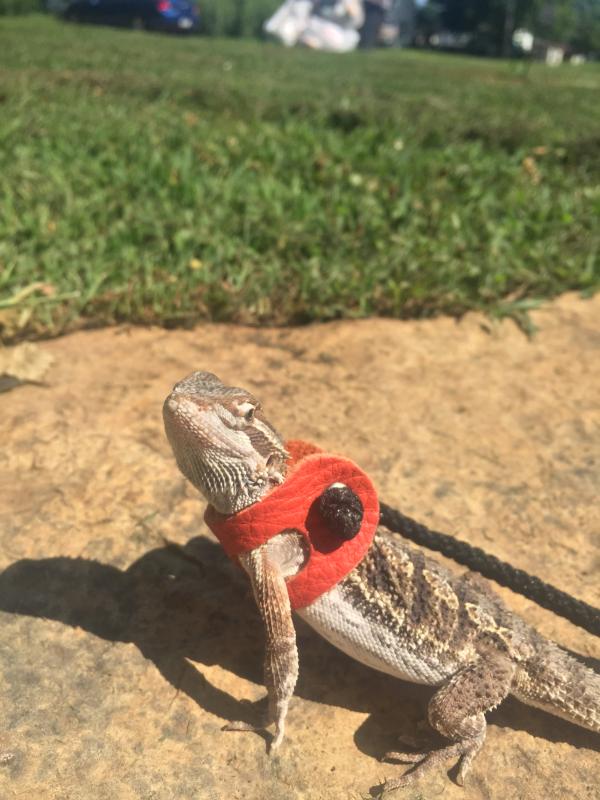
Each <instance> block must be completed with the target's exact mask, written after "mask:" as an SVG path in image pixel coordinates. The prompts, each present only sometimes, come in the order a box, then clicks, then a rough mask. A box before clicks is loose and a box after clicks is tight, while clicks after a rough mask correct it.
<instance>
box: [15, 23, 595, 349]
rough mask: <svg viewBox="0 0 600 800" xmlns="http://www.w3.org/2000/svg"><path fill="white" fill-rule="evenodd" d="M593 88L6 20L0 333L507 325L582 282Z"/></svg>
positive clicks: (409, 61) (578, 76)
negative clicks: (429, 322) (413, 322)
mask: <svg viewBox="0 0 600 800" xmlns="http://www.w3.org/2000/svg"><path fill="white" fill-rule="evenodd" d="M599 89H600V66H598V65H589V66H585V67H579V68H575V67H565V68H559V69H554V70H552V69H548V68H545V67H543V66H535V67H533V68H532V69H531V70H530V71H529V72H528V73H526V72H524V71H523V70H522V68H518V67H515V66H513V65H509V64H506V63H501V62H492V61H480V60H475V59H466V58H457V57H449V56H445V57H444V56H435V55H430V54H425V53H419V52H409V51H393V52H392V51H381V52H369V53H354V54H351V55H349V56H332V55H325V54H320V53H313V52H306V51H302V50H291V51H289V50H285V49H283V48H279V47H277V46H275V45H270V44H266V43H260V42H256V41H241V40H228V41H226V40H218V39H206V38H183V39H182V38H176V37H167V36H157V35H150V34H143V33H133V32H127V31H116V30H111V29H107V28H88V27H83V26H73V25H68V24H63V23H61V22H59V21H56V20H53V19H51V18H45V17H42V16H32V17H21V18H16V19H7V18H5V19H3V20H1V21H0V326H1V328H2V331H1V332H2V336H3V337H4V339H5V340H10V339H13V338H16V337H19V336H25V335H27V336H34V335H53V334H55V333H58V332H61V331H63V330H66V329H68V328H72V327H74V326H77V325H81V324H105V323H111V322H113V321H117V320H129V321H134V322H158V323H162V324H167V325H175V324H190V323H192V322H194V321H195V320H198V319H213V320H236V321H242V322H249V323H258V322H270V323H290V322H299V321H300V322H301V321H308V320H313V319H332V318H336V317H344V316H346V317H357V316H365V315H370V314H385V315H392V316H398V317H405V316H419V315H421V316H422V315H431V314H436V313H450V314H461V313H463V312H464V311H466V310H467V309H474V308H476V309H483V310H485V311H487V312H489V313H491V314H519V313H521V312H523V311H524V310H526V309H527V308H528V307H530V306H531V305H532V304H534V303H535V302H537V301H539V300H541V299H544V298H548V297H551V296H553V295H555V294H557V293H559V292H563V291H565V290H568V289H578V290H587V291H592V290H594V289H597V288H598V285H599V283H600V264H599V261H600V259H599V252H600V103H598V96H599Z"/></svg>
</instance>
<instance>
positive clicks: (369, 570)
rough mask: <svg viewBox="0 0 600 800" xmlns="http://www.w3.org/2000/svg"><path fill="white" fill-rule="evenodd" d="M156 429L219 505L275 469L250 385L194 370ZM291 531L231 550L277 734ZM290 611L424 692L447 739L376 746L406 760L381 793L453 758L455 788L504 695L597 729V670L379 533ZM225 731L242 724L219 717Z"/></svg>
mask: <svg viewBox="0 0 600 800" xmlns="http://www.w3.org/2000/svg"><path fill="white" fill-rule="evenodd" d="M163 413H164V420H165V429H166V432H167V436H168V438H169V441H170V443H171V445H172V448H173V451H174V454H175V456H176V459H177V463H178V465H179V467H180V469H181V471H182V472H183V474H184V475H185V476H186V477H187V478H188V479H189V480H190V481H191V482H192V483H193V485H194V486H195V487H196V488H197V489H199V490H200V492H201V493H202V494H203V495H204V496H205V497H206V499H207V500H208V501H209V503H210V504H211V505H212V506H213V507H214V508H215V509H216V510H217V511H218V512H220V513H221V514H233V513H236V512H238V511H240V510H241V509H243V508H246V507H248V506H250V505H252V504H254V503H256V502H258V501H260V500H261V499H262V498H263V497H264V496H265V495H266V494H268V493H269V492H270V491H271V490H272V489H273V488H274V487H276V486H277V485H278V484H280V483H282V482H283V481H284V480H285V477H286V470H287V466H286V456H287V454H286V451H285V446H284V443H283V440H282V439H281V437H280V436H279V434H278V433H277V431H276V430H275V428H274V427H273V426H272V425H271V424H270V422H269V421H268V420H267V419H266V418H265V416H264V415H263V413H262V409H261V407H260V405H259V403H258V402H257V400H256V398H254V397H253V396H252V395H251V394H250V393H249V392H247V391H245V390H244V389H240V388H237V387H228V386H226V385H224V384H223V383H222V382H221V381H220V380H219V379H218V378H217V377H216V376H214V375H212V374H211V373H207V372H197V373H193V374H192V375H190V376H189V377H188V378H186V379H184V380H183V381H181V382H179V383H178V384H176V386H175V387H174V388H173V391H172V392H171V394H170V395H169V397H168V398H167V400H166V401H165V405H164V412H163ZM306 558H307V555H306V550H305V548H304V547H303V542H302V538H301V537H300V536H299V535H298V534H296V533H294V531H285V532H282V533H281V534H280V535H278V536H276V537H274V538H272V539H270V540H269V541H268V542H266V543H265V544H262V545H260V546H258V547H256V548H255V549H254V550H252V551H250V552H248V553H245V554H242V555H240V556H239V562H240V564H241V565H242V567H243V568H244V569H245V570H246V572H247V574H248V576H249V578H250V582H251V584H252V588H253V592H254V596H255V599H256V602H257V605H258V608H259V611H260V614H261V616H262V619H263V623H264V626H265V634H266V652H265V684H266V688H267V692H268V699H269V708H268V713H267V718H266V719H265V722H264V724H265V726H266V725H268V724H274V725H275V738H274V740H273V742H272V745H271V747H272V748H274V747H277V746H279V744H280V743H281V741H282V739H283V736H284V730H285V719H286V714H287V709H288V704H289V700H290V698H291V696H292V694H293V691H294V687H295V684H296V680H297V676H298V654H297V649H296V639H295V632H294V625H293V618H292V611H291V607H290V601H289V597H288V593H287V590H286V579H288V578H290V576H292V575H295V574H297V573H298V572H299V571H300V570H301V569H302V567H303V566H304V565H305V563H306ZM297 613H298V614H299V616H301V617H302V618H303V619H304V620H305V621H306V622H307V623H308V624H309V625H310V626H311V627H313V628H314V629H315V630H316V631H317V632H318V633H320V634H321V635H322V636H323V637H324V638H325V639H327V640H328V641H330V642H331V643H332V644H334V645H335V646H336V647H338V648H339V649H341V650H342V651H344V652H345V653H347V654H348V655H350V656H352V657H353V658H355V659H357V660H358V661H361V662H362V663H364V664H366V665H368V666H370V667H373V668H375V669H378V670H381V671H383V672H386V673H388V674H390V675H393V676H395V677H398V678H401V679H403V680H408V681H411V682H415V683H423V684H427V685H430V686H434V687H437V691H436V693H435V694H434V695H433V697H432V699H431V701H430V703H429V707H428V718H429V722H430V723H431V725H432V727H433V728H434V729H436V730H437V731H438V732H439V733H441V734H442V735H443V736H445V737H446V738H447V739H449V740H450V744H448V745H447V746H446V747H443V748H441V749H439V750H434V751H432V752H429V753H418V754H415V753H389V754H387V756H388V757H389V758H390V759H393V758H395V759H396V760H400V761H405V762H413V763H414V764H416V766H415V767H414V768H413V769H412V770H411V771H410V772H408V773H406V774H405V775H403V776H401V777H399V778H396V779H394V780H391V781H388V782H387V783H386V787H385V788H386V789H388V790H389V789H392V788H396V787H399V786H404V785H406V784H407V783H409V782H410V781H412V780H414V779H415V778H418V777H419V776H420V775H422V774H423V773H424V772H426V771H427V770H429V769H431V768H432V767H433V766H434V765H436V764H438V763H440V762H441V761H442V760H444V759H447V758H450V757H454V758H458V759H460V768H459V772H458V777H457V780H458V781H459V783H462V782H463V780H464V777H465V775H466V773H467V771H468V770H469V768H470V765H471V762H472V760H473V758H474V757H475V755H476V754H477V753H478V752H479V750H480V749H481V747H482V745H483V742H484V740H485V733H486V722H485V713H486V712H487V711H490V710H492V709H493V708H495V707H496V706H497V705H498V704H499V703H501V702H502V700H504V699H505V697H507V696H508V695H509V694H512V695H514V696H516V697H517V698H518V699H520V700H521V701H523V702H525V703H527V704H529V705H531V706H535V707H539V708H542V709H544V710H546V711H549V712H550V713H553V714H555V715H557V716H560V717H563V718H565V719H567V720H569V721H571V722H574V723H576V724H578V725H580V726H582V727H586V728H588V729H590V730H593V731H596V732H600V676H599V675H598V674H596V673H595V672H594V671H592V670H591V669H589V668H587V667H585V666H584V665H583V664H581V663H580V662H579V661H577V660H576V659H575V658H573V657H572V656H570V655H569V654H568V653H566V652H565V651H564V650H562V649H561V648H560V647H559V646H558V645H556V644H554V643H553V642H551V641H549V640H547V639H545V638H544V637H543V636H542V635H541V634H539V633H538V632H537V631H536V630H535V629H534V628H532V627H531V626H529V625H528V624H527V623H526V622H525V621H524V620H522V619H521V618H520V617H518V616H517V615H516V614H514V613H512V612H511V611H509V610H508V609H507V608H506V606H505V605H504V604H503V602H502V601H501V599H500V598H499V597H498V596H497V595H496V594H495V593H494V592H493V591H492V590H491V588H490V587H489V584H488V583H487V582H486V581H485V580H484V579H483V578H481V577H479V576H477V575H475V574H472V573H465V574H463V575H460V576H457V575H455V574H453V573H452V572H450V571H449V570H447V569H446V568H445V567H443V566H442V565H441V564H439V563H437V562H436V561H435V560H434V559H432V558H428V557H426V556H425V555H424V554H423V553H422V552H421V551H419V550H417V549H416V548H413V547H410V546H408V545H406V544H405V543H404V542H403V541H402V540H401V539H400V538H399V537H397V536H394V537H393V538H392V537H391V536H390V535H389V534H387V533H386V532H385V530H383V529H379V530H378V532H377V534H376V535H375V538H374V540H373V542H372V544H371V547H370V549H369V551H368V552H367V555H366V556H365V557H364V558H363V559H362V561H361V562H360V563H359V564H358V566H356V567H355V568H354V569H352V570H351V571H350V572H349V573H348V574H347V575H346V577H345V578H343V579H342V580H341V581H340V582H339V583H337V584H336V585H335V586H333V587H332V588H331V589H329V591H327V592H325V593H324V594H322V595H320V596H319V597H318V598H317V599H316V600H314V601H313V602H312V603H310V605H308V606H305V607H304V608H299V609H297ZM228 727H229V729H232V730H246V729H252V728H251V726H248V725H247V724H242V723H231V724H230V725H229V726H228Z"/></svg>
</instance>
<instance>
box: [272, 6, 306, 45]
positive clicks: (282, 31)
mask: <svg viewBox="0 0 600 800" xmlns="http://www.w3.org/2000/svg"><path fill="white" fill-rule="evenodd" d="M312 10H313V3H312V0H286V1H285V3H283V5H281V6H279V8H278V9H277V11H276V12H275V13H274V14H273V16H271V17H269V19H268V20H267V21H266V22H265V24H264V26H263V29H264V30H265V32H266V33H269V34H271V36H275V37H276V38H277V39H279V41H280V42H281V43H282V44H284V45H285V46H286V47H293V46H294V45H295V44H296V42H297V41H298V39H299V38H300V35H301V34H302V32H303V31H304V30H305V28H306V25H307V23H308V19H309V17H310V15H311V13H312Z"/></svg>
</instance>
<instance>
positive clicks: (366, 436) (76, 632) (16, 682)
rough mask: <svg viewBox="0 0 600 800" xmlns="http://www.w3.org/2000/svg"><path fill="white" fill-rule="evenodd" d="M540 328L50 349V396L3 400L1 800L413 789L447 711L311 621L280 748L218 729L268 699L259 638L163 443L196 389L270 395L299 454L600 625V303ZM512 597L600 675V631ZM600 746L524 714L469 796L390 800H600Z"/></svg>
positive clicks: (508, 721) (434, 786)
mask: <svg viewBox="0 0 600 800" xmlns="http://www.w3.org/2000/svg"><path fill="white" fill-rule="evenodd" d="M534 320H535V323H536V324H537V326H538V328H539V332H538V333H537V335H536V337H535V338H534V339H533V340H528V339H527V338H526V337H525V336H524V335H523V334H522V333H521V332H520V331H519V330H518V329H517V328H516V327H515V326H514V325H513V323H511V322H509V321H505V322H503V323H501V324H494V323H491V322H490V321H489V320H485V319H484V318H482V317H479V316H476V315H469V316H467V317H466V318H464V319H463V320H462V321H461V322H456V321H453V320H450V319H444V318H442V319H437V320H432V321H419V322H399V321H391V320H369V321H364V322H354V323H352V322H344V323H339V324H337V323H335V324H328V325H319V326H317V325H315V326H312V327H306V328H301V329H285V330H256V329H250V328H240V327H233V326H218V325H210V326H209V325H207V326H200V327H198V328H196V329H195V330H193V331H187V332H186V331H177V332H168V331H165V330H158V329H139V328H138V329H131V328H117V329H109V330H102V331H94V332H83V333H78V334H75V335H72V336H68V337H65V338H62V339H58V340H55V341H50V342H45V343H43V344H41V345H40V348H41V349H42V350H43V352H44V353H45V354H47V355H48V356H49V357H52V359H53V364H54V366H53V367H52V369H51V370H50V371H49V373H48V374H47V376H46V378H45V385H41V386H40V385H23V386H20V387H18V388H15V389H14V390H13V391H10V392H8V393H6V394H4V395H2V396H1V400H0V402H1V404H2V415H1V422H0V429H1V434H2V449H1V451H0V536H1V540H2V541H1V544H2V547H1V556H0V557H1V559H2V564H1V565H0V566H1V568H2V570H3V571H2V573H1V574H0V615H1V617H2V628H1V632H0V658H1V667H2V677H3V689H2V697H1V708H2V716H1V726H0V797H1V798H2V800H4V799H5V798H13V797H14V798H42V800H59V799H60V800H67V798H69V800H90V798H93V799H94V800H105V799H106V800H130V799H131V798H140V800H171V799H172V800H192V798H193V800H229V799H230V798H244V800H262V799H263V798H269V800H284V799H285V800H295V799H296V798H306V799H307V800H330V798H335V799H336V800H337V798H356V799H357V800H358V798H363V797H364V798H369V797H371V796H372V791H373V787H375V786H377V785H378V784H379V783H380V782H381V780H382V779H383V778H384V777H385V776H393V775H396V774H398V771H399V770H401V769H402V767H399V766H395V765H390V764H380V763H378V761H377V758H378V757H379V756H380V755H381V754H382V753H383V752H385V751H386V750H389V749H390V748H393V747H394V746H395V745H396V743H397V737H398V735H401V736H403V737H410V735H411V734H414V733H415V731H416V730H417V725H418V723H419V720H420V719H422V718H423V716H424V711H425V706H426V703H427V698H428V697H429V696H430V694H431V690H430V689H428V688H426V687H414V686H410V685H407V684H403V683H401V682H399V681H396V680H393V679H392V678H389V677H387V676H385V675H380V674H378V673H375V672H373V671H370V670H369V669H367V668H366V667H362V666H361V665H359V664H357V663H354V662H353V661H351V660H349V659H348V658H346V657H345V656H344V655H342V654H341V653H338V652H337V651H335V650H334V649H333V648H332V647H330V646H329V645H328V644H326V643H325V642H323V641H321V640H320V639H319V638H318V637H317V636H316V635H315V634H313V633H312V632H311V631H310V630H309V629H308V628H307V627H305V626H303V625H301V624H299V625H298V632H299V643H300V652H301V675H300V681H299V685H298V689H297V696H296V698H295V700H294V702H293V705H292V708H291V712H290V716H289V723H288V734H287V740H286V741H285V743H284V745H283V746H282V748H281V750H280V751H279V753H278V754H277V755H276V756H274V757H273V758H269V757H268V756H267V755H266V752H265V740H264V739H263V738H262V737H260V736H258V735H251V734H233V733H221V730H220V729H221V727H222V725H223V724H224V723H225V721H226V720H228V719H232V718H240V716H243V715H247V714H248V713H249V709H248V707H247V706H246V705H244V704H242V705H240V703H241V701H249V700H255V699H257V698H259V697H260V696H261V695H262V689H261V660H262V633H261V626H260V623H259V620H258V618H257V613H256V610H255V608H254V606H253V602H252V599H251V597H250V595H249V593H248V589H247V586H246V584H245V581H244V578H243V575H242V574H241V573H240V572H239V571H237V570H236V569H235V568H233V567H232V566H231V565H230V564H229V563H228V562H227V560H226V558H225V556H224V555H223V553H222V552H221V550H220V548H219V547H218V546H217V545H216V544H215V540H214V539H213V538H212V537H211V535H210V534H208V533H207V531H206V529H205V528H204V525H203V523H202V521H201V520H202V509H203V505H202V502H201V500H200V498H199V497H198V496H197V495H196V494H195V492H194V491H193V490H192V489H191V487H189V486H186V484H185V483H184V480H183V478H182V477H181V476H180V475H179V474H178V472H177V470H176V467H175V464H174V460H173V458H172V455H171V453H170V450H169V447H168V444H167V442H166V440H165V438H164V435H163V432H162V421H161V405H162V400H163V398H164V396H165V395H166V393H167V391H168V390H169V388H170V387H171V385H172V384H173V383H174V382H175V381H176V380H178V379H180V378H181V377H183V376H184V375H185V374H187V373H188V372H190V371H192V370H193V369H199V368H200V369H210V370H212V371H213V372H216V373H217V374H218V375H219V376H220V377H222V378H223V379H225V380H227V381H230V382H235V383H237V384H239V385H242V386H246V387H248V388H251V389H252V390H254V391H255V393H256V394H257V395H258V396H259V397H260V398H261V399H262V401H263V405H264V407H265V409H266V411H267V414H268V415H269V417H270V418H271V419H272V420H274V421H275V423H276V424H277V426H278V427H279V429H280V430H281V431H282V432H283V433H284V434H285V435H286V436H288V437H294V436H295V437H303V438H307V439H311V440H313V441H315V442H318V443H320V444H321V445H323V446H324V447H326V448H329V449H331V450H335V451H337V452H343V453H344V454H346V455H348V456H350V457H352V458H354V459H355V460H356V461H358V462H359V463H360V464H361V466H363V468H365V469H366V470H367V471H368V472H369V473H370V474H371V475H372V477H373V478H374V480H375V483H376V485H378V487H379V489H380V494H381V497H382V499H384V500H386V502H388V503H390V504H391V505H394V506H396V507H400V508H402V509H403V510H404V511H405V512H406V513H407V514H409V515H411V516H413V517H415V518H416V519H420V520H422V521H424V522H426V523H428V524H430V525H432V526H434V527H436V528H437V529H438V530H444V531H447V532H449V533H456V534H457V535H459V536H461V537H463V538H465V539H467V540H469V541H470V542H472V543H474V544H477V545H479V546H481V547H483V548H484V549H486V550H488V551H490V552H493V553H495V554H496V555H498V556H499V557H500V558H502V559H505V560H508V561H510V562H512V563H514V564H515V565H518V566H520V567H523V568H524V569H526V570H529V571H531V572H534V573H536V574H539V575H540V577H542V578H544V579H546V580H548V581H550V582H551V583H554V584H555V585H558V586H560V587H561V588H564V589H565V590H567V591H569V592H572V593H574V594H575V595H577V596H579V597H581V598H582V599H584V600H587V601H588V602H590V603H593V604H595V605H598V604H599V602H600V597H599V592H598V531H599V529H600V525H599V521H600V512H599V509H598V494H599V489H600V402H599V398H600V369H599V368H598V365H599V364H600V296H598V297H596V298H595V299H593V300H587V301H584V300H580V299H579V298H577V297H575V296H573V295H567V296H565V297H563V298H561V299H560V300H558V301H557V302H555V303H552V304H549V305H547V306H545V307H544V308H543V309H542V310H540V311H538V312H536V313H535V314H534ZM501 593H502V594H503V596H504V597H505V599H506V601H507V602H508V603H509V604H510V605H511V606H512V607H513V608H514V609H515V610H517V611H519V612H520V613H521V614H522V615H523V616H524V617H525V618H526V619H527V620H528V621H530V622H532V623H534V624H535V625H537V626H538V627H539V629H540V630H541V631H542V632H543V633H545V634H546V635H548V636H550V637H552V638H554V639H556V640H557V641H558V642H560V643H561V644H563V645H564V646H567V647H569V648H571V649H573V650H576V651H579V652H580V653H582V654H584V655H588V656H593V657H596V658H598V657H600V648H599V647H598V642H597V640H594V638H593V637H592V636H590V635H589V634H586V633H585V632H583V631H580V630H578V629H576V628H575V627H573V626H572V625H570V624H569V623H567V622H564V621H562V620H560V619H559V618H557V617H554V616H552V615H551V614H550V613H548V612H546V611H543V610H541V609H540V608H538V607H537V606H535V605H534V604H533V603H531V602H529V601H526V600H524V599H523V598H521V597H518V596H515V595H511V593H510V592H507V591H501ZM599 749H600V741H599V737H597V736H595V735H594V734H592V733H588V732H585V731H583V730H580V729H578V728H576V727H574V726H571V725H569V724H568V723H566V722H563V721H561V720H558V719H555V718H553V717H550V716H548V715H546V714H544V713H542V712H541V711H536V710H533V709H529V708H526V707H525V706H522V705H520V704H519V703H518V702H517V701H514V700H509V701H507V702H506V703H504V704H503V705H502V706H501V707H500V709H498V710H496V711H495V712H494V713H493V714H491V715H490V726H489V732H488V741H487V743H486V746H485V748H484V750H483V752H482V754H481V755H480V756H479V757H478V759H477V761H476V762H475V765H474V768H473V771H472V774H471V779H470V783H469V784H468V785H467V787H466V788H465V789H460V788H459V787H457V786H456V785H455V784H454V783H452V782H451V781H450V780H449V778H448V777H447V775H446V774H445V772H444V770H441V771H440V772H438V773H434V774H432V775H431V776H429V777H428V778H427V779H426V780H424V781H423V782H422V783H421V784H419V785H417V786H414V787H411V788H408V789H406V790H400V791H398V792H397V793H396V794H395V795H394V796H397V797H406V798H410V800H417V798H423V799H424V800H425V799H426V800H429V799H430V798H436V797H441V796H442V795H443V796H444V798H446V800H454V798H464V800H471V799H472V798H473V799H475V798H477V800H479V798H482V799H483V798H511V800H512V799H517V798H522V799H523V800H526V799H528V798H539V797H545V798H556V799H557V800H558V798H561V799H562V798H566V797H576V798H579V799H580V800H586V799H587V798H596V797H599V796H600V794H599V789H598V786H599V785H600V759H599V757H598V750H599ZM451 766H452V765H451V764H448V768H449V769H450V767H451ZM451 774H452V772H451Z"/></svg>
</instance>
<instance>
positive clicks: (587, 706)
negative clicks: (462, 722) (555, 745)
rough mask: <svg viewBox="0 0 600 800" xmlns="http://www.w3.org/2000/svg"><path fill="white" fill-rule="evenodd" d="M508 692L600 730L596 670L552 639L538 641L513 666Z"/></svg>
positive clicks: (559, 715) (594, 729) (593, 729)
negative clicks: (527, 655)
mask: <svg viewBox="0 0 600 800" xmlns="http://www.w3.org/2000/svg"><path fill="white" fill-rule="evenodd" d="M511 694H514V696H515V697H517V698H518V699H519V700H521V701H523V702H524V703H526V704H527V705H529V706H535V707H536V708H542V709H543V710H544V711H548V712H550V713H551V714H554V715H555V716H558V717H562V718H563V719H566V720H569V722H574V723H575V724H576V725H580V726H581V727H583V728H588V729H589V730H592V731H596V733H600V674H598V673H597V672H595V671H594V670H593V669H590V668H589V667H586V666H585V665H584V664H582V663H581V662H580V661H578V660H577V659H576V658H574V657H573V656H571V655H570V654H569V653H567V652H566V651H565V650H563V649H562V648H561V647H559V646H558V645H557V644H554V642H550V641H548V640H542V641H540V642H538V646H537V647H536V653H535V655H534V656H532V657H531V658H530V659H529V660H527V661H525V662H523V663H521V664H520V665H519V666H518V667H517V670H516V673H515V676H514V679H513V686H512V689H511Z"/></svg>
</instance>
